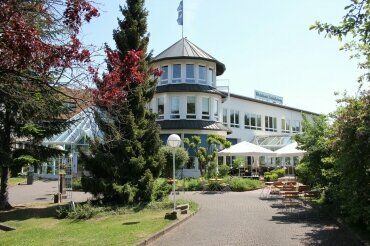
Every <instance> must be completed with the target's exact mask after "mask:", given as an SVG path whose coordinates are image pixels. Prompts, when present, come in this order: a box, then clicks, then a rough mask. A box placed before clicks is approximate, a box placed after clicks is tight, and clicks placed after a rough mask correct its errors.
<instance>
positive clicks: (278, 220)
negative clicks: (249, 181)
mask: <svg viewBox="0 0 370 246" xmlns="http://www.w3.org/2000/svg"><path fill="white" fill-rule="evenodd" d="M259 194H260V191H259V190H256V191H250V192H242V193H237V192H228V193H223V194H202V193H199V192H187V193H185V194H181V196H182V197H185V198H190V199H193V200H194V201H196V202H198V203H199V204H200V206H201V210H200V211H199V212H198V213H197V214H196V215H195V216H194V217H192V218H190V219H189V220H188V221H186V222H185V223H184V224H182V225H180V226H179V227H177V228H175V229H174V230H172V231H170V232H168V233H167V234H165V235H164V236H163V237H161V238H159V239H157V240H156V241H154V242H153V243H152V244H151V245H161V246H162V245H284V246H286V245H360V243H359V242H358V241H357V240H356V239H355V238H353V237H352V236H351V235H350V234H349V233H348V232H347V231H345V230H344V229H341V228H339V227H338V226H337V225H336V224H335V223H334V222H333V221H332V220H330V219H328V218H325V216H322V215H318V214H317V213H313V212H312V211H310V212H305V213H304V215H306V216H307V217H306V216H303V214H300V216H299V217H298V216H297V214H294V213H288V214H287V213H285V212H284V211H281V209H278V208H276V207H275V206H274V205H273V204H274V202H272V201H266V200H260V199H259Z"/></svg>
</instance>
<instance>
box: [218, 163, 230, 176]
mask: <svg viewBox="0 0 370 246" xmlns="http://www.w3.org/2000/svg"><path fill="white" fill-rule="evenodd" d="M229 172H230V167H229V166H228V165H226V164H222V165H220V166H218V176H219V177H225V176H227V175H229Z"/></svg>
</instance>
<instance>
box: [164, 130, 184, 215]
mask: <svg viewBox="0 0 370 246" xmlns="http://www.w3.org/2000/svg"><path fill="white" fill-rule="evenodd" d="M180 144H181V138H180V137H179V135H177V134H171V135H170V136H169V137H168V139H167V146H169V147H171V148H172V159H173V161H172V164H173V177H172V194H173V211H176V193H175V190H176V182H175V155H176V148H178V147H180Z"/></svg>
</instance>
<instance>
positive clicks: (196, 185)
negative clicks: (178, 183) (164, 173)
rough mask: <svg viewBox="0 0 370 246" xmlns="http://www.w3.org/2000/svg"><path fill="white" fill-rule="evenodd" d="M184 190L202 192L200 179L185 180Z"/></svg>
mask: <svg viewBox="0 0 370 246" xmlns="http://www.w3.org/2000/svg"><path fill="white" fill-rule="evenodd" d="M185 189H186V190H187V191H199V190H202V182H201V180H200V179H185Z"/></svg>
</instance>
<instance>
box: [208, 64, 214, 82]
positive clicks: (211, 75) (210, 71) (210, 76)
mask: <svg viewBox="0 0 370 246" xmlns="http://www.w3.org/2000/svg"><path fill="white" fill-rule="evenodd" d="M208 84H209V85H212V84H213V69H212V68H208Z"/></svg>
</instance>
